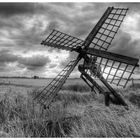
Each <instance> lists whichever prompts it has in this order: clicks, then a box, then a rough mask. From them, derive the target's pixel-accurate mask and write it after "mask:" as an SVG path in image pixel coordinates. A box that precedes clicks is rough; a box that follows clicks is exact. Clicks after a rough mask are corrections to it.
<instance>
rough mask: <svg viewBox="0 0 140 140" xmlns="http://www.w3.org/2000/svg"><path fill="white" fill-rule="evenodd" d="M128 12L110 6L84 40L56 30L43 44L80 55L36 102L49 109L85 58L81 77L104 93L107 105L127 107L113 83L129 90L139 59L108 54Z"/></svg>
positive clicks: (36, 98) (94, 89) (96, 90)
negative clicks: (130, 80)
mask: <svg viewBox="0 0 140 140" xmlns="http://www.w3.org/2000/svg"><path fill="white" fill-rule="evenodd" d="M127 11H128V9H127V8H114V7H108V8H107V10H106V11H105V13H104V14H103V16H102V17H101V19H100V20H99V21H98V23H97V24H96V25H95V27H94V28H93V29H92V31H91V32H90V33H89V35H88V36H87V37H86V39H85V40H84V41H83V40H81V39H78V38H76V37H73V36H70V35H68V34H65V33H63V32H60V31H57V30H53V31H52V32H51V34H50V35H49V36H48V37H47V38H46V39H45V40H43V41H42V42H41V44H42V45H47V46H49V47H54V48H58V49H63V50H67V51H71V52H73V51H75V52H77V54H78V56H77V58H76V59H75V60H73V61H70V62H69V63H68V64H67V65H66V67H65V68H64V69H63V70H62V71H61V72H60V73H59V74H58V75H57V76H56V77H55V78H54V79H53V80H52V81H51V82H50V84H49V85H47V86H46V87H45V88H44V89H43V90H42V91H41V92H40V93H38V94H37V95H36V96H35V97H34V100H36V101H38V102H39V103H40V104H42V105H43V106H46V107H48V106H49V105H50V104H51V102H52V101H53V99H54V98H55V97H56V96H57V93H58V92H59V91H60V89H61V87H62V86H63V84H64V83H65V81H66V79H67V78H68V77H69V75H70V74H71V72H72V71H73V69H74V68H75V67H76V66H77V65H78V63H79V61H80V60H81V59H83V60H84V62H83V64H79V65H78V70H79V72H80V73H81V76H80V77H81V78H82V79H83V80H84V81H85V82H86V83H87V85H88V86H89V87H90V88H91V90H92V91H94V92H95V93H96V92H98V93H101V94H104V95H105V104H106V105H107V106H108V105H109V103H110V102H112V103H115V104H119V105H124V106H127V104H126V102H125V101H124V100H123V98H122V97H121V95H120V94H118V93H117V92H116V91H115V90H114V89H113V88H112V86H111V85H110V84H115V85H117V86H122V87H125V86H126V85H127V83H128V81H129V79H130V78H131V76H132V74H133V72H134V69H135V67H137V66H138V61H139V60H138V59H136V58H132V57H128V56H123V55H119V54H115V53H112V52H109V51H107V50H108V48H109V46H110V44H111V42H112V40H113V39H114V37H115V35H116V33H117V32H118V29H119V28H120V26H121V23H122V22H123V19H124V17H125V16H126V13H127ZM96 78H98V79H99V80H100V81H101V82H102V83H103V84H104V85H105V87H106V88H107V89H108V91H105V90H104V89H103V88H102V87H101V86H100V85H99V84H98V83H97V81H96Z"/></svg>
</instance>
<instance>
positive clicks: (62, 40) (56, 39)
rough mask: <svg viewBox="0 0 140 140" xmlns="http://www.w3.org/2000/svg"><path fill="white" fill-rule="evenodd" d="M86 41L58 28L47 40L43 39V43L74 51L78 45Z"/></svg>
mask: <svg viewBox="0 0 140 140" xmlns="http://www.w3.org/2000/svg"><path fill="white" fill-rule="evenodd" d="M83 43H84V41H83V40H81V39H78V38H76V37H73V36H71V35H68V34H65V33H62V32H60V31H57V30H53V31H52V32H51V33H50V35H49V36H48V37H47V38H46V40H44V41H42V43H41V44H42V45H47V46H49V47H54V48H57V49H63V50H68V51H73V50H74V49H76V48H77V46H81V45H82V44H83Z"/></svg>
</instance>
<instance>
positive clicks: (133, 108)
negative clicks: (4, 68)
mask: <svg viewBox="0 0 140 140" xmlns="http://www.w3.org/2000/svg"><path fill="white" fill-rule="evenodd" d="M51 80H52V79H24V78H21V79H20V78H0V137H75V138H76V137H140V120H139V118H140V81H139V80H135V81H134V85H133V86H131V81H130V83H129V85H128V87H127V88H125V89H120V88H116V90H117V92H118V93H119V94H121V95H122V97H123V98H124V99H125V101H126V102H127V104H128V105H129V109H128V110H127V109H125V108H124V107H123V106H119V105H113V104H110V106H109V107H106V106H105V105H104V96H103V95H98V94H95V93H94V92H91V91H90V89H89V88H88V87H87V85H86V84H85V83H84V82H83V81H82V80H81V79H68V80H67V82H66V83H65V85H64V86H63V88H62V90H61V91H60V92H59V93H58V96H57V97H56V98H55V100H54V101H53V102H52V104H51V106H50V107H49V108H47V109H44V108H43V107H42V106H41V105H40V104H38V103H37V102H36V101H33V96H34V94H35V93H38V92H39V89H42V88H43V87H44V86H46V85H47V84H49V82H50V81H51Z"/></svg>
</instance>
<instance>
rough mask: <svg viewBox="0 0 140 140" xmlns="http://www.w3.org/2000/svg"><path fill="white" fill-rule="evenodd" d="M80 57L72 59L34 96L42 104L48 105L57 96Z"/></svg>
mask: <svg viewBox="0 0 140 140" xmlns="http://www.w3.org/2000/svg"><path fill="white" fill-rule="evenodd" d="M79 60H80V59H79V58H78V59H76V60H73V61H70V62H69V63H68V64H67V66H66V67H65V68H64V69H63V70H62V71H61V72H60V73H59V74H58V75H57V76H56V77H55V78H54V79H53V80H52V81H51V82H50V84H49V85H47V86H46V87H45V88H44V89H43V90H42V91H41V92H40V93H39V94H37V95H36V96H35V97H34V100H37V101H38V102H39V103H40V104H42V105H46V107H48V106H49V105H50V103H51V102H52V101H53V99H54V98H55V97H56V95H57V93H58V92H59V90H60V89H61V87H62V86H63V84H64V83H65V81H66V79H67V78H68V77H69V75H70V73H71V72H72V71H73V69H74V68H75V66H76V65H77V63H78V62H79Z"/></svg>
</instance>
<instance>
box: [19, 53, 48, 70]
mask: <svg viewBox="0 0 140 140" xmlns="http://www.w3.org/2000/svg"><path fill="white" fill-rule="evenodd" d="M50 62H51V60H50V58H49V57H45V56H42V55H35V56H31V57H26V58H24V57H22V58H21V59H20V60H19V66H20V67H27V69H29V70H36V69H40V68H43V67H44V66H46V65H47V64H48V63H50Z"/></svg>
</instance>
